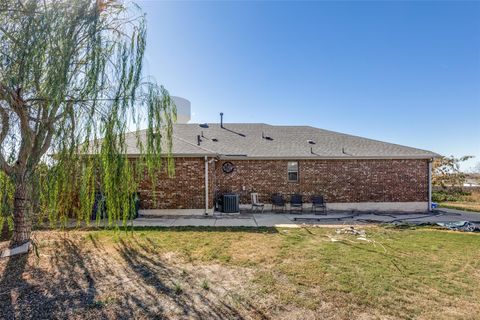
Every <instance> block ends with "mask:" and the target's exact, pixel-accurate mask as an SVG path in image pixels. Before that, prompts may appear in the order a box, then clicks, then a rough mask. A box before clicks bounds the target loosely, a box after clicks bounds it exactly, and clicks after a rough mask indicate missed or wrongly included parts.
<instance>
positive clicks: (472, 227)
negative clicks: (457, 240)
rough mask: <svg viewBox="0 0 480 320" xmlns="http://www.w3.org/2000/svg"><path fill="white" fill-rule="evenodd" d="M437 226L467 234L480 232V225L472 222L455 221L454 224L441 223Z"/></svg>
mask: <svg viewBox="0 0 480 320" xmlns="http://www.w3.org/2000/svg"><path fill="white" fill-rule="evenodd" d="M437 225H439V226H442V227H444V228H447V229H450V230H455V231H465V232H480V223H479V222H471V221H454V222H439V223H437Z"/></svg>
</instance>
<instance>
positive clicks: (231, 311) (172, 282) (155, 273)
mask: <svg viewBox="0 0 480 320" xmlns="http://www.w3.org/2000/svg"><path fill="white" fill-rule="evenodd" d="M136 246H139V248H138V249H137V248H135V247H136ZM118 251H119V252H120V254H121V256H122V257H123V259H124V260H125V261H126V262H127V265H128V267H129V268H131V270H132V271H133V272H134V273H135V274H136V275H138V276H139V281H138V282H139V283H141V284H142V285H141V286H142V287H143V288H144V289H145V290H144V296H143V297H142V300H141V302H140V303H141V304H145V303H146V304H153V305H155V304H157V305H158V302H160V301H161V302H162V304H163V307H161V310H156V312H159V311H160V312H162V313H166V314H168V315H169V316H174V317H181V318H184V317H187V318H195V319H243V316H242V314H241V313H240V312H239V311H238V310H237V309H236V308H235V307H233V306H231V305H229V304H227V303H225V302H223V301H222V299H221V297H216V298H215V301H214V300H213V299H212V298H210V297H207V294H206V292H205V294H201V293H198V292H196V291H198V290H195V289H200V288H199V287H198V283H196V281H195V279H194V277H192V276H191V275H189V274H187V273H185V272H184V271H182V270H180V269H175V268H172V267H170V266H167V265H166V264H165V263H163V262H162V261H161V259H158V258H157V257H156V256H155V255H148V254H147V252H148V251H149V249H148V248H147V247H145V246H144V245H142V244H139V243H138V242H137V243H136V244H135V245H131V244H127V243H126V242H125V241H123V240H121V241H120V246H119V247H118ZM195 287H197V288H195ZM191 288H194V290H190V289H191ZM187 291H188V292H187ZM137 302H138V301H137ZM149 316H158V313H156V314H150V315H149Z"/></svg>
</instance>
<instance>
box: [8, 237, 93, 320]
mask: <svg viewBox="0 0 480 320" xmlns="http://www.w3.org/2000/svg"><path fill="white" fill-rule="evenodd" d="M50 260H51V266H52V269H53V270H51V271H52V272H54V276H53V277H52V276H51V274H46V273H45V271H44V270H42V269H40V268H39V267H38V266H37V265H36V258H35V256H34V254H33V253H30V254H24V255H18V256H13V257H10V258H9V260H8V261H7V263H6V266H5V269H4V270H3V274H2V278H1V279H2V280H1V281H0V288H1V292H0V294H1V296H0V318H2V319H38V318H65V316H66V315H67V314H69V313H70V312H72V311H74V310H76V309H77V308H78V307H80V306H81V305H91V304H92V303H93V301H94V297H95V295H96V290H95V282H94V280H93V278H92V276H91V274H90V270H89V269H88V267H87V266H86V264H85V263H84V261H83V259H82V254H81V250H80V249H79V248H78V246H77V245H76V244H75V243H74V242H72V241H69V240H67V239H64V240H63V241H62V243H61V244H59V245H56V247H55V249H54V251H53V255H52V257H51V258H50Z"/></svg>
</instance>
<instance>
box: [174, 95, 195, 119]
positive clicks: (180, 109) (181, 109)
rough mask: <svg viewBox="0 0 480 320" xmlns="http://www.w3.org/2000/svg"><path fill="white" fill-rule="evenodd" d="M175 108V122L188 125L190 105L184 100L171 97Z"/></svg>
mask: <svg viewBox="0 0 480 320" xmlns="http://www.w3.org/2000/svg"><path fill="white" fill-rule="evenodd" d="M171 98H172V99H173V101H174V102H175V106H176V107H177V122H176V123H188V122H189V121H190V119H191V103H190V101H188V100H187V99H185V98H181V97H176V96H171Z"/></svg>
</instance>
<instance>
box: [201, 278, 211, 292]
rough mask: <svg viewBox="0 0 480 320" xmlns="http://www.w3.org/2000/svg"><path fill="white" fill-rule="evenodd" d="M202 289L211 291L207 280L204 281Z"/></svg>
mask: <svg viewBox="0 0 480 320" xmlns="http://www.w3.org/2000/svg"><path fill="white" fill-rule="evenodd" d="M202 289H203V290H209V289H210V286H209V285H208V282H207V279H205V280H203V281H202Z"/></svg>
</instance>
